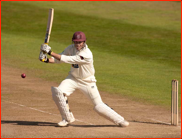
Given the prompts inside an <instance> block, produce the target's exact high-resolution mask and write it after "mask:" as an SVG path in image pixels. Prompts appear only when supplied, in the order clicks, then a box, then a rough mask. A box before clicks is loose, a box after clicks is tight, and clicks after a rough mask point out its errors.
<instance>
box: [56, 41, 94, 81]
mask: <svg viewBox="0 0 182 139" xmlns="http://www.w3.org/2000/svg"><path fill="white" fill-rule="evenodd" d="M59 54H60V55H61V59H60V61H59V60H57V59H55V58H54V61H55V63H68V64H71V70H70V72H69V74H71V75H72V76H73V77H75V78H76V79H78V80H83V81H86V82H96V79H95V76H94V74H95V69H94V66H93V55H92V52H91V51H90V49H89V48H88V46H87V45H86V46H85V47H84V48H83V49H81V50H80V51H78V50H77V49H76V47H75V46H74V44H72V45H69V46H68V47H67V48H66V49H65V50H64V51H63V52H62V53H59Z"/></svg>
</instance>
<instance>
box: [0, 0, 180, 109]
mask: <svg viewBox="0 0 182 139" xmlns="http://www.w3.org/2000/svg"><path fill="white" fill-rule="evenodd" d="M180 4H181V3H180V2H119V1H118V2H88V1H87V2H56V1H54V2H52V1H51V2H28V1H26V2H5V1H3V2H1V12H2V14H1V20H2V21H1V22H2V23H1V35H2V36H1V58H2V60H1V61H2V64H5V65H7V66H12V67H16V68H21V69H24V70H26V71H27V72H28V73H29V74H30V75H31V76H38V77H40V78H44V79H46V80H50V81H55V82H57V83H60V82H61V80H63V79H64V78H65V77H66V75H67V73H68V71H69V69H70V65H67V64H62V65H56V64H54V65H53V64H45V63H41V62H39V60H38V55H39V49H40V45H41V44H42V43H43V41H44V36H45V29H46V24H47V17H48V9H49V8H51V7H53V8H55V15H54V23H53V28H52V33H51V38H50V43H49V45H50V46H52V49H53V51H54V52H62V51H63V50H64V48H65V47H66V46H68V45H69V44H70V43H71V37H72V35H73V33H74V32H75V31H78V30H80V31H84V32H85V33H86V36H87V43H88V45H89V48H90V49H91V50H92V52H93V55H94V65H95V69H96V78H97V81H98V82H97V85H98V87H99V90H100V91H106V92H110V93H119V94H121V95H122V96H125V97H129V98H131V99H133V100H136V101H143V102H148V103H152V104H156V105H161V106H167V107H170V97H171V94H170V93H171V80H172V79H174V78H175V79H177V80H179V100H180V101H179V102H180V104H179V106H181V97H180V94H181V38H180V37H181V32H180V30H181V19H180V18H181V15H180V11H181V7H180V6H181V5H180ZM75 7H83V8H75ZM96 9H97V10H96Z"/></svg>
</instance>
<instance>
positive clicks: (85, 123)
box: [1, 101, 94, 125]
mask: <svg viewBox="0 0 182 139" xmlns="http://www.w3.org/2000/svg"><path fill="white" fill-rule="evenodd" d="M1 102H2V101H1ZM3 102H7V103H11V104H16V105H18V106H21V107H26V108H29V109H32V110H35V111H38V112H42V113H47V114H50V115H54V116H59V117H60V115H58V114H54V113H50V112H46V111H43V110H39V109H36V108H32V107H27V106H25V105H22V104H18V103H15V102H9V101H3ZM75 120H76V121H78V122H82V123H85V124H89V125H94V124H92V123H87V122H84V121H82V120H78V119H75Z"/></svg>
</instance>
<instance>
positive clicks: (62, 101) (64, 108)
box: [51, 87, 72, 122]
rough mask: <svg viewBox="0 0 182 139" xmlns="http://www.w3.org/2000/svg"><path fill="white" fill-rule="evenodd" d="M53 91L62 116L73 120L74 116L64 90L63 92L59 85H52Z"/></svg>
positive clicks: (53, 96) (67, 119)
mask: <svg viewBox="0 0 182 139" xmlns="http://www.w3.org/2000/svg"><path fill="white" fill-rule="evenodd" d="M51 91H52V98H53V100H54V102H55V103H56V105H57V107H58V109H59V111H60V113H61V115H62V118H63V119H65V120H66V121H68V122H70V121H72V116H71V114H70V111H69V106H68V104H67V103H66V99H67V98H66V97H65V96H64V94H63V92H61V90H59V89H58V88H57V87H51Z"/></svg>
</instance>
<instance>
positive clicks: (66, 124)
mask: <svg viewBox="0 0 182 139" xmlns="http://www.w3.org/2000/svg"><path fill="white" fill-rule="evenodd" d="M71 116H72V119H71V120H70V122H68V121H66V120H65V119H63V120H62V121H61V122H59V123H58V124H57V126H60V127H64V126H68V124H69V123H73V122H74V121H75V118H74V116H73V114H72V113H71Z"/></svg>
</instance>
